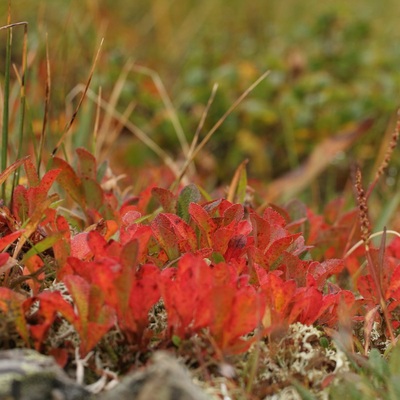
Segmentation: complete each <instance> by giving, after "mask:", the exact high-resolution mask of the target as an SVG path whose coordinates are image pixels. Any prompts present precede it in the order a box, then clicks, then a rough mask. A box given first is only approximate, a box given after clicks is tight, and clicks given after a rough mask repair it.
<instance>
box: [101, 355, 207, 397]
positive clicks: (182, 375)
mask: <svg viewBox="0 0 400 400" xmlns="http://www.w3.org/2000/svg"><path fill="white" fill-rule="evenodd" d="M98 399H100V400H114V399H119V400H210V397H209V396H207V395H206V394H205V393H204V392H203V391H202V389H201V388H200V387H198V386H196V385H195V384H194V383H193V382H192V380H191V378H190V375H189V373H188V371H187V370H186V369H185V368H184V367H183V366H181V365H180V364H179V362H178V361H177V360H176V359H175V358H173V357H172V356H170V355H169V354H168V353H166V352H162V351H159V352H156V353H155V354H154V356H153V358H152V364H151V365H150V366H148V367H146V368H145V369H144V370H142V371H137V372H134V373H132V374H130V375H128V376H127V377H125V378H124V379H123V380H122V381H121V383H119V384H118V385H117V386H116V387H114V388H113V389H111V390H110V391H108V392H105V393H103V394H102V395H101V396H99V397H98Z"/></svg>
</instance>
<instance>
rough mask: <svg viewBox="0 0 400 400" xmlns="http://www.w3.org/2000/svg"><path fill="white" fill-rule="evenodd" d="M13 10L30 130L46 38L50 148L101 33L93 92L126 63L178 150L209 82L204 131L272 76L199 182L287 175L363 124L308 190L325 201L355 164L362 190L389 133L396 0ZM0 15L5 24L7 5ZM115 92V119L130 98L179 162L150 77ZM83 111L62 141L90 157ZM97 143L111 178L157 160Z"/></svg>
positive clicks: (398, 57)
mask: <svg viewBox="0 0 400 400" xmlns="http://www.w3.org/2000/svg"><path fill="white" fill-rule="evenodd" d="M11 5H12V21H14V22H16V21H22V20H26V21H29V55H30V58H29V62H30V72H29V77H28V79H29V81H28V82H29V86H28V97H29V99H30V100H29V115H30V121H31V124H30V128H28V129H31V130H32V134H33V135H37V133H36V131H37V130H38V128H35V127H36V126H38V125H40V121H41V119H42V114H43V104H44V100H43V99H44V92H45V82H46V56H45V54H46V35H47V42H48V48H49V58H50V64H51V80H52V92H51V110H50V115H51V121H52V123H51V124H50V125H49V136H48V139H47V142H48V148H49V151H51V146H52V145H53V143H54V142H55V141H56V138H58V135H59V134H60V132H61V131H62V128H63V124H64V123H65V116H66V115H68V112H67V111H66V105H65V104H66V99H67V98H68V94H69V93H70V91H71V90H72V89H73V88H74V87H75V86H76V85H77V84H80V83H85V81H86V79H87V76H88V73H89V70H90V66H91V63H92V60H93V56H94V54H95V53H96V50H97V48H98V46H99V43H100V40H101V38H102V37H104V38H105V42H104V46H103V49H102V52H101V58H100V61H99V62H98V64H97V66H96V70H95V76H94V79H93V82H92V85H91V88H92V89H93V90H94V91H95V92H97V91H98V88H99V87H100V86H101V88H102V97H103V98H104V99H109V98H110V96H111V93H112V90H113V88H115V85H116V82H117V81H118V79H119V77H120V75H121V71H122V69H123V67H124V65H125V64H126V63H127V61H128V60H129V59H131V60H133V61H134V62H135V64H136V65H141V66H145V67H148V68H151V69H152V70H154V71H156V72H157V73H158V74H159V76H160V78H161V80H162V82H163V83H164V85H165V88H166V90H167V92H168V94H169V96H170V98H171V100H172V103H173V106H174V108H175V110H176V112H177V114H178V116H179V119H180V121H181V124H182V127H183V130H184V132H185V134H186V136H187V139H188V141H190V140H191V138H192V137H193V135H194V132H195V131H196V127H197V125H198V123H199V120H200V116H201V113H202V111H203V110H204V106H205V104H206V103H207V100H208V98H209V96H210V93H211V89H212V87H213V84H214V83H216V82H217V83H218V84H219V89H218V92H217V95H216V98H215V100H214V103H213V105H212V107H211V110H210V112H209V114H208V117H207V120H206V123H205V126H204V128H203V131H202V132H203V136H204V135H205V133H206V132H207V131H208V130H209V129H210V128H211V127H212V125H213V124H214V123H215V122H216V121H217V120H218V119H219V118H220V116H221V115H222V114H223V113H224V112H225V111H226V110H227V109H228V108H229V106H230V105H231V104H232V103H233V102H234V101H235V100H236V99H237V98H238V96H239V95H240V94H241V93H242V92H243V91H244V90H245V89H246V88H248V87H249V86H250V84H251V83H252V82H253V81H254V80H256V79H257V78H258V77H259V76H260V75H261V74H262V73H263V72H264V71H266V70H270V71H271V73H270V75H269V76H268V77H267V79H266V80H265V81H264V82H262V83H261V84H260V85H259V86H258V87H257V88H256V89H255V90H254V91H253V92H252V93H251V94H250V95H249V96H248V97H247V99H246V100H245V101H244V102H243V103H242V104H241V105H240V106H239V107H238V109H236V110H235V112H233V113H232V114H231V115H230V116H229V117H228V119H227V120H226V121H225V123H224V124H223V126H222V127H221V128H220V129H219V130H218V131H217V133H216V134H215V136H214V137H213V139H212V140H211V141H210V143H209V144H208V145H207V146H206V148H205V149H204V150H203V152H202V153H201V156H200V157H199V159H198V160H197V174H198V177H201V178H202V182H203V184H204V185H205V187H215V186H217V185H220V184H226V183H229V181H230V179H231V177H232V175H233V173H234V171H235V169H236V168H237V166H238V165H239V164H240V162H242V161H243V159H245V158H249V159H250V162H249V164H248V172H249V176H251V177H253V178H256V179H258V180H259V181H260V182H263V183H264V184H268V183H269V182H271V181H273V180H275V179H276V178H277V177H280V176H282V175H283V174H285V173H287V172H288V171H291V170H296V169H297V168H298V167H299V166H300V165H301V164H302V163H303V162H304V160H306V159H307V157H308V156H309V155H310V154H311V152H312V151H313V149H314V148H315V146H316V145H317V144H318V143H321V141H323V140H324V139H326V138H328V137H332V136H333V135H336V134H338V133H339V132H342V131H343V130H350V131H351V130H352V129H355V127H356V126H357V124H359V123H360V122H361V121H363V120H365V119H366V118H372V120H373V125H372V127H371V129H369V130H368V131H367V132H365V133H364V134H363V135H362V136H361V137H360V138H359V139H358V140H357V143H356V145H355V146H351V147H348V148H346V149H345V151H344V152H341V153H339V154H338V155H337V156H336V157H335V158H334V159H333V160H332V162H330V163H329V165H328V166H327V167H326V171H325V173H324V175H323V177H322V178H319V179H316V180H315V182H312V183H311V184H310V185H311V186H312V187H311V191H309V193H308V194H307V195H305V196H306V197H307V196H311V197H313V198H314V199H316V201H319V200H325V199H327V198H328V199H329V198H331V197H332V195H333V194H335V193H337V192H340V191H341V190H343V188H344V187H345V186H346V185H347V184H348V176H349V167H350V164H351V163H352V162H353V161H354V160H357V161H358V162H359V163H360V164H361V165H362V167H363V171H364V176H365V179H366V181H368V180H369V179H371V177H372V174H373V172H374V168H376V163H377V162H378V161H379V157H381V154H383V151H384V147H385V146H386V142H387V140H388V138H389V134H390V130H391V129H392V128H393V126H394V119H395V114H396V110H397V107H398V106H399V94H400V91H399V89H400V74H399V65H400V46H399V45H398V43H399V39H400V27H399V24H398V21H399V20H400V7H398V4H397V2H395V1H394V0H393V1H392V0H386V1H385V2H377V1H375V0H363V1H361V0H352V1H348V0H336V1H325V2H321V1H316V0H315V1H314V0H302V1H298V0H286V1H279V0H268V1H262V0H253V1H251V2H248V1H243V0H241V1H240V0H229V1H227V0H202V1H194V0H179V1H176V0H175V1H173V0H170V1H168V0H141V1H125V0H79V1H76V0H51V1H50V0H48V1H43V0H42V1H40V0H36V1H32V0H30V1H29V0H13V1H12V2H11ZM0 15H2V16H3V18H2V24H3V25H5V24H6V15H7V2H6V1H5V0H2V2H1V3H0ZM1 34H2V43H4V44H3V46H2V51H4V48H5V38H6V35H5V32H4V31H3V32H1ZM21 43H22V31H18V30H16V29H15V30H14V46H13V52H14V53H13V54H14V59H15V61H16V63H20V61H19V60H20V56H21V50H20V49H21ZM2 68H3V66H2ZM122 86H123V87H122V89H121V92H120V94H118V99H117V101H116V105H115V107H116V108H117V109H118V110H119V111H120V112H121V113H123V112H124V110H126V108H127V107H128V105H129V103H131V102H132V104H133V105H132V113H131V114H130V115H129V119H130V120H131V121H132V122H133V123H134V124H136V125H137V126H139V127H140V128H141V129H142V130H143V131H144V132H146V133H147V134H148V135H149V136H150V137H151V138H152V139H154V140H155V141H156V142H157V143H158V144H159V145H160V146H161V147H162V148H163V149H166V150H168V151H169V152H170V153H171V154H172V156H173V157H174V158H175V159H178V160H179V159H180V157H181V151H180V145H179V143H178V141H177V135H176V132H175V129H174V127H173V124H172V123H171V120H170V118H169V116H168V113H167V112H166V109H165V106H164V104H163V102H162V100H161V98H160V96H159V93H158V92H157V90H156V87H155V85H154V83H153V82H152V80H151V79H150V78H149V77H148V76H146V75H143V74H141V73H138V72H135V71H131V72H129V73H128V75H127V77H126V80H124V81H123V85H122ZM75 102H76V99H75ZM90 104H92V103H91V102H90V101H88V102H86V103H85V108H84V109H83V110H82V113H81V115H80V116H79V118H78V122H77V125H76V132H75V134H74V139H73V141H75V143H76V144H77V145H85V146H87V147H89V148H90V137H88V136H87V135H85V130H86V132H92V131H93V125H94V120H95V107H94V106H93V104H92V106H90ZM35 129H36V130H35ZM385 138H386V139H385ZM385 140H386V142H385ZM85 141H86V142H85ZM108 146H109V148H108V150H109V151H108V152H107V151H105V153H104V154H105V156H107V157H110V158H112V159H114V160H116V161H115V162H117V161H118V165H119V166H121V165H122V166H123V167H122V169H123V168H133V170H135V168H136V169H137V168H140V167H141V166H143V165H149V164H159V163H160V160H159V159H158V158H157V156H155V155H154V154H153V152H152V151H151V150H150V149H148V148H147V146H146V145H144V144H142V143H140V142H138V141H137V140H136V139H134V138H133V137H132V136H131V135H127V134H126V133H125V132H124V130H123V129H122V130H121V132H120V134H119V135H118V139H117V140H115V141H114V140H113V142H112V143H110V144H109V145H108ZM323 156H324V154H320V157H323ZM398 165H399V163H398V162H397V161H396V160H394V162H393V163H392V167H391V168H390V170H389V177H388V179H387V181H386V189H385V188H383V189H381V190H383V191H385V190H386V191H387V192H386V195H388V193H390V192H393V191H394V190H396V188H397V184H396V181H397V180H396V175H397V170H398V168H397V167H398ZM310 193H311V194H310ZM382 195H383V196H385V193H383V194H382Z"/></svg>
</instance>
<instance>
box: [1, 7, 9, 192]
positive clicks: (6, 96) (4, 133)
mask: <svg viewBox="0 0 400 400" xmlns="http://www.w3.org/2000/svg"><path fill="white" fill-rule="evenodd" d="M10 20H11V11H10V3H9V4H8V16H7V24H8V28H7V29H8V30H7V43H6V60H5V71H4V104H3V129H2V134H1V172H3V171H4V170H5V169H6V168H7V151H8V118H9V99H10V66H11V45H12V27H10ZM1 197H2V198H3V199H5V197H6V186H5V185H3V186H2V188H1Z"/></svg>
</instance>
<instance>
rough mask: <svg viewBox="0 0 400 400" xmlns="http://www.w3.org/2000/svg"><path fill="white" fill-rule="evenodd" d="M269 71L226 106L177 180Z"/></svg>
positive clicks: (189, 158)
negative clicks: (225, 109)
mask: <svg viewBox="0 0 400 400" xmlns="http://www.w3.org/2000/svg"><path fill="white" fill-rule="evenodd" d="M269 73H270V71H266V72H264V73H263V74H262V75H261V76H260V77H259V78H258V79H257V80H256V81H255V82H254V83H253V84H251V85H250V86H249V87H248V88H247V89H246V90H245V91H244V92H243V93H242V94H241V95H240V96H239V97H238V98H237V99H236V101H235V102H234V103H233V104H232V105H231V106H230V107H229V108H228V110H227V111H225V113H224V114H223V115H222V117H221V118H220V119H219V120H218V121H217V122H216V123H215V124H214V126H213V127H212V128H211V129H210V130H209V132H208V133H207V135H206V136H205V137H204V138H203V140H202V141H201V142H200V143H199V145H197V146H196V148H195V149H194V150H193V152H191V154H190V157H188V158H187V159H186V161H185V164H184V165H183V167H182V169H181V171H180V173H179V177H178V182H179V181H180V179H182V178H183V176H184V175H185V173H186V171H187V169H188V167H189V165H190V164H191V163H192V162H193V160H194V159H195V158H196V156H197V155H198V154H199V152H200V151H201V150H202V149H203V148H204V146H205V145H206V144H207V143H208V142H209V140H210V139H211V137H212V136H213V135H214V133H215V132H216V131H217V130H218V129H219V128H220V127H221V125H222V124H223V123H224V122H225V120H226V119H227V118H228V116H229V115H230V114H232V112H233V110H235V108H236V107H237V106H238V105H239V104H240V103H241V102H242V101H243V100H244V99H245V98H246V97H247V96H248V95H249V94H250V93H251V92H252V91H253V90H254V89H255V88H256V87H257V86H258V85H259V84H260V83H261V82H262V81H263V80H264V79H265V78H266V77H267V76H268V75H269ZM213 90H214V89H213ZM215 90H216V89H215ZM211 98H213V94H212V95H211Z"/></svg>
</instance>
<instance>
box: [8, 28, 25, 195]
mask: <svg viewBox="0 0 400 400" xmlns="http://www.w3.org/2000/svg"><path fill="white" fill-rule="evenodd" d="M23 27H24V39H23V45H22V73H21V79H20V86H21V88H20V99H21V107H20V118H19V127H18V150H17V159H19V158H21V156H22V144H23V142H24V140H23V138H24V125H25V110H26V93H25V85H26V82H25V80H26V70H27V54H28V24H24V25H23ZM13 67H14V69H15V70H16V74H17V76H18V70H17V68H16V66H15V64H13ZM18 181H19V168H17V169H16V170H15V172H14V179H13V183H12V187H11V193H12V194H13V193H14V188H15V186H16V185H17V183H18ZM11 201H12V195H11Z"/></svg>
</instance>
